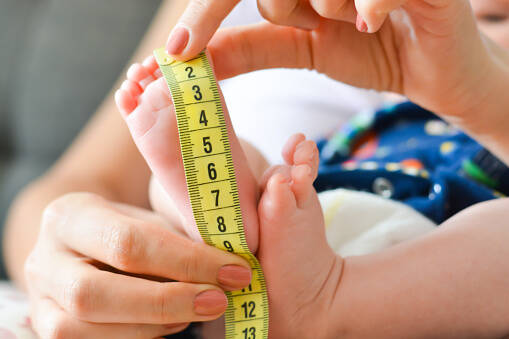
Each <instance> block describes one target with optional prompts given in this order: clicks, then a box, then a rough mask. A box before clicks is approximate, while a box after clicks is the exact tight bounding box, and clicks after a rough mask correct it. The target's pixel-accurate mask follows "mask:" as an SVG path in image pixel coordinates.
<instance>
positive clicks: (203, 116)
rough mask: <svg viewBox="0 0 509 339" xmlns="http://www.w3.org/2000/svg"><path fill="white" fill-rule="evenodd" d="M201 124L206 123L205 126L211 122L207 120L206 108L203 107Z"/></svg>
mask: <svg viewBox="0 0 509 339" xmlns="http://www.w3.org/2000/svg"><path fill="white" fill-rule="evenodd" d="M200 124H203V125H205V127H206V126H208V124H209V121H208V120H207V116H206V115H205V110H204V109H202V110H201V112H200Z"/></svg>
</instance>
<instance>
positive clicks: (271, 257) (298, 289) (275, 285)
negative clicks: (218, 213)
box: [258, 134, 342, 338]
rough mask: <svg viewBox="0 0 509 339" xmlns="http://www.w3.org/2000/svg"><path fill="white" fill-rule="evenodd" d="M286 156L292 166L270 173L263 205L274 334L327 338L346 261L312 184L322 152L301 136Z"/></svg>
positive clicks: (262, 253) (264, 261) (263, 251)
mask: <svg viewBox="0 0 509 339" xmlns="http://www.w3.org/2000/svg"><path fill="white" fill-rule="evenodd" d="M283 157H284V159H285V161H286V163H287V164H286V165H282V166H276V167H273V168H272V169H270V170H269V171H268V172H267V174H266V177H265V179H266V180H265V182H266V183H265V190H264V192H263V194H262V198H261V200H260V204H259V206H258V213H259V217H260V248H259V251H258V257H259V259H260V262H261V265H262V267H263V271H264V273H265V279H266V282H267V287H268V291H269V303H270V312H269V313H270V326H269V328H270V337H271V338H324V337H325V336H326V334H327V333H326V332H327V321H328V317H326V316H325V315H326V314H327V311H328V306H329V305H330V304H331V300H333V297H334V295H335V291H336V287H337V286H338V283H339V281H340V277H341V271H342V259H341V258H340V257H338V256H336V255H335V253H334V252H333V251H332V249H331V248H330V247H329V245H328V244H327V240H326V238H325V225H324V218H323V215H322V210H321V207H320V203H319V201H318V195H317V193H316V191H315V190H314V188H313V185H312V184H313V181H314V179H315V178H316V175H317V168H318V150H317V148H316V144H315V143H314V142H312V141H310V140H305V137H304V136H303V135H302V134H298V135H295V136H293V137H291V138H290V140H289V141H288V142H287V144H286V146H285V148H284V150H283Z"/></svg>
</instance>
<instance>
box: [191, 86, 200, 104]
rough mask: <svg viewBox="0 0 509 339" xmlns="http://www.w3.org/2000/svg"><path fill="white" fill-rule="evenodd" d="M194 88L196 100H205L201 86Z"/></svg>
mask: <svg viewBox="0 0 509 339" xmlns="http://www.w3.org/2000/svg"><path fill="white" fill-rule="evenodd" d="M192 88H193V91H194V93H195V95H194V98H195V99H196V100H197V101H200V100H201V99H203V95H202V94H201V91H200V86H198V85H194V86H193V87H192Z"/></svg>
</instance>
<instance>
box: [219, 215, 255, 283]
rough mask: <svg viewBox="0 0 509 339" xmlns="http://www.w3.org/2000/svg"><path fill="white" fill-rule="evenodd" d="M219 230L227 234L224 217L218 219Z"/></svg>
mask: <svg viewBox="0 0 509 339" xmlns="http://www.w3.org/2000/svg"><path fill="white" fill-rule="evenodd" d="M217 228H218V229H219V232H226V225H225V223H224V218H223V217H222V216H218V217H217ZM249 286H251V285H249Z"/></svg>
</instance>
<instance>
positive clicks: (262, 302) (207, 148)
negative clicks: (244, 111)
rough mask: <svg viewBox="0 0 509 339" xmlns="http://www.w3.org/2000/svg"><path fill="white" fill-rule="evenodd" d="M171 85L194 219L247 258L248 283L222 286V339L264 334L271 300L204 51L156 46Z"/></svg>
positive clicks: (255, 338)
mask: <svg viewBox="0 0 509 339" xmlns="http://www.w3.org/2000/svg"><path fill="white" fill-rule="evenodd" d="M154 54H155V57H156V60H157V63H158V64H159V67H160V68H161V71H162V73H163V75H164V78H165V79H166V82H167V84H168V87H169V88H170V92H171V97H172V99H173V105H174V106H175V113H176V115H177V124H178V130H179V138H180V148H181V152H182V158H183V161H184V171H185V173H186V182H187V189H188V191H189V198H190V201H191V207H192V209H193V215H194V219H195V221H196V225H197V226H198V229H199V231H200V234H201V236H202V238H203V240H204V241H205V242H206V243H207V244H209V245H211V246H214V247H217V248H219V249H222V250H225V251H228V252H232V253H236V254H238V255H240V256H242V257H243V258H245V259H246V260H247V261H248V262H249V264H250V265H251V268H252V280H251V284H250V285H249V287H247V288H245V289H243V290H240V291H234V292H226V296H227V297H228V308H227V310H226V313H225V318H226V319H225V328H226V335H225V337H226V339H266V338H267V337H268V330H269V300H268V298H267V288H266V286H265V279H264V277H263V271H262V268H261V266H260V263H259V262H258V260H257V259H256V257H255V256H254V255H253V254H251V252H250V251H249V248H248V246H247V242H246V236H245V233H244V225H243V222H242V212H241V209H240V201H239V192H238V188H237V180H236V178H235V168H234V166H233V159H232V153H231V147H230V142H229V140H228V130H227V129H226V121H225V118H224V112H223V106H222V104H221V97H220V95H219V89H218V86H217V83H216V80H215V78H214V73H213V71H212V67H210V63H209V61H208V59H207V56H206V55H205V52H202V53H200V54H199V55H198V56H197V57H196V58H194V59H192V60H189V61H186V62H181V61H177V60H175V59H173V58H172V57H170V56H169V55H168V54H167V53H166V52H165V50H164V48H160V49H157V50H155V51H154Z"/></svg>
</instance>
